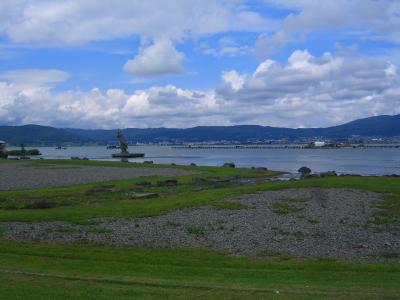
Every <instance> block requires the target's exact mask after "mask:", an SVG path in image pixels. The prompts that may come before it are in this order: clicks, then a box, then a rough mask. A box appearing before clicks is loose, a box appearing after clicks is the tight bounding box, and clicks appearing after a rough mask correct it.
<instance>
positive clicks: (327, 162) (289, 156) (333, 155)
mask: <svg viewBox="0 0 400 300" xmlns="http://www.w3.org/2000/svg"><path fill="white" fill-rule="evenodd" d="M39 149H40V151H41V153H42V154H43V155H42V157H43V158H56V159H61V158H70V157H71V156H81V157H83V156H86V157H88V158H90V159H96V160H113V159H112V158H111V154H112V153H117V152H119V150H118V149H114V150H107V149H106V147H104V146H91V147H69V148H68V149H67V150H56V149H55V148H54V147H51V148H50V147H42V148H39ZM129 150H130V151H131V152H143V153H145V155H146V156H145V158H138V159H129V161H132V162H142V161H144V160H153V161H154V163H176V164H182V165H187V164H190V163H192V162H193V163H196V164H198V165H209V166H219V165H222V164H223V163H224V162H233V163H235V164H236V165H237V166H242V167H251V166H260V167H261V166H263V167H268V168H269V169H273V170H281V171H289V172H296V171H297V169H298V168H299V167H301V166H303V165H305V166H308V167H310V168H311V169H312V170H313V171H316V172H323V171H329V170H335V171H337V172H340V173H353V174H362V175H388V174H400V148H389V149H173V148H171V147H169V146H130V147H129ZM115 160H117V159H115Z"/></svg>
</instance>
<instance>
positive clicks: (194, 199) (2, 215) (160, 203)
mask: <svg viewBox="0 0 400 300" xmlns="http://www.w3.org/2000/svg"><path fill="white" fill-rule="evenodd" d="M30 163H32V164H33V166H34V167H38V168H63V167H72V166H80V165H92V166H116V167H129V168H137V167H144V166H145V167H146V168H160V167H163V168H165V167H167V168H180V169H185V170H193V171H200V172H201V173H200V174H195V175H188V176H179V177H176V178H175V179H177V180H178V185H176V186H158V185H157V183H158V182H159V181H162V180H164V179H166V177H143V178H134V179H127V180H115V181H109V182H106V183H104V182H103V183H91V184H82V185H73V186H68V187H62V188H48V189H34V190H19V191H3V192H0V200H1V201H0V222H1V221H24V222H37V221H51V220H53V221H54V220H62V221H69V222H78V223H80V222H85V221H86V220H87V219H88V218H92V217H115V216H119V217H130V216H132V217H136V216H151V215H157V214H160V213H164V212H167V211H171V210H174V209H179V208H184V207H193V206H199V205H216V206H219V207H226V208H228V207H230V206H231V205H232V204H231V203H230V202H224V201H221V200H222V199H223V198H225V197H228V196H235V195H240V194H246V193H253V192H257V191H268V190H279V189H286V188H302V187H326V188H330V187H333V188H334V187H341V188H355V189H363V190H369V191H375V192H382V193H390V195H388V196H386V197H385V201H384V202H382V203H380V204H379V208H380V209H381V210H380V212H379V213H377V215H376V222H377V223H380V224H391V223H396V222H397V221H398V219H399V216H400V179H399V178H395V177H357V176H348V177H329V178H318V179H309V180H302V181H288V182H268V183H259V184H253V185H239V184H237V183H236V182H235V181H234V180H233V182H230V181H229V180H224V179H232V178H246V177H266V176H272V175H276V174H277V173H276V172H271V171H264V170H257V169H233V168H223V167H197V166H171V165H152V164H146V165H144V164H126V163H120V162H98V161H97V162H96V161H68V160H59V161H58V160H53V161H32V162H30ZM149 183H150V184H151V185H149ZM130 192H151V193H158V194H159V195H160V197H159V198H154V199H143V200H132V199H129V193H130Z"/></svg>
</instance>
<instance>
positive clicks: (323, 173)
mask: <svg viewBox="0 0 400 300" xmlns="http://www.w3.org/2000/svg"><path fill="white" fill-rule="evenodd" d="M319 176H320V177H336V176H338V175H337V173H336V172H335V171H328V172H322V173H320V174H319Z"/></svg>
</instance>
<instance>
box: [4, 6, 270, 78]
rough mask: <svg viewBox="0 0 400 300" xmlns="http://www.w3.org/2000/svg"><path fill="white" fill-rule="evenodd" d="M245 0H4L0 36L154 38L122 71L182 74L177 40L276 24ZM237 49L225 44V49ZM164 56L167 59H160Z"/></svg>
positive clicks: (45, 41)
mask: <svg viewBox="0 0 400 300" xmlns="http://www.w3.org/2000/svg"><path fill="white" fill-rule="evenodd" d="M245 4H246V0H234V1H225V0H203V1H196V0H168V1H160V0H146V1H142V0H102V1H93V0H63V1H53V0H2V1H0V37H1V36H3V37H6V38H7V39H8V40H10V41H11V42H12V43H23V44H27V43H30V44H40V45H42V46H48V45H65V44H67V45H81V44H85V43H90V42H95V41H107V40H114V39H121V38H132V37H134V36H136V37H139V38H140V39H141V40H148V39H151V40H154V41H155V42H154V44H153V45H151V46H149V47H147V48H143V49H141V51H140V53H139V54H138V55H137V56H136V57H135V58H134V59H132V60H129V61H128V62H127V63H126V64H125V67H124V69H125V70H126V71H128V72H130V73H133V74H135V75H143V76H150V75H163V74H168V73H173V74H176V73H181V72H182V71H183V68H182V60H183V57H184V55H183V54H182V53H180V52H178V51H176V49H175V48H174V44H175V43H177V42H182V41H184V40H186V39H188V38H195V39H197V38H198V37H203V36H209V35H213V34H217V33H222V32H235V31H243V32H247V31H250V32H260V31H265V30H266V28H268V27H269V24H272V23H273V22H271V21H268V20H266V18H264V17H263V16H262V15H260V14H259V13H258V12H256V11H254V10H252V9H251V8H250V7H249V6H248V5H245ZM234 51H237V49H236V48H235V47H224V49H223V52H227V53H232V54H233V52H234ZM162 59H165V61H164V62H165V63H164V64H163V63H162V61H161V60H162Z"/></svg>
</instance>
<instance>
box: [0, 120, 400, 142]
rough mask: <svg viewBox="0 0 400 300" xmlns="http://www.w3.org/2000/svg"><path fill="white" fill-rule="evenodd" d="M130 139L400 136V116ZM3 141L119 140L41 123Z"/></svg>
mask: <svg viewBox="0 0 400 300" xmlns="http://www.w3.org/2000/svg"><path fill="white" fill-rule="evenodd" d="M122 132H123V134H124V135H125V137H126V139H127V140H128V141H131V142H139V143H157V142H170V143H171V142H172V143H173V142H210V141H238V142H249V141H258V140H277V139H287V140H298V139H310V138H333V139H341V138H348V137H351V136H362V137H385V138H388V137H396V136H399V137H400V115H395V116H387V115H383V116H376V117H369V118H365V119H359V120H355V121H352V122H349V123H346V124H343V125H339V126H333V127H327V128H297V129H292V128H280V127H270V126H258V125H237V126H198V127H193V128H186V129H178V128H148V129H139V128H126V129H123V130H122ZM0 140H5V141H6V142H7V143H8V144H11V145H19V144H21V143H23V144H25V145H36V146H39V145H42V146H43V145H48V146H54V145H88V144H107V143H116V142H117V141H116V138H115V130H102V129H94V130H93V129H71V128H54V127H48V126H40V125H23V126H0Z"/></svg>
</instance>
